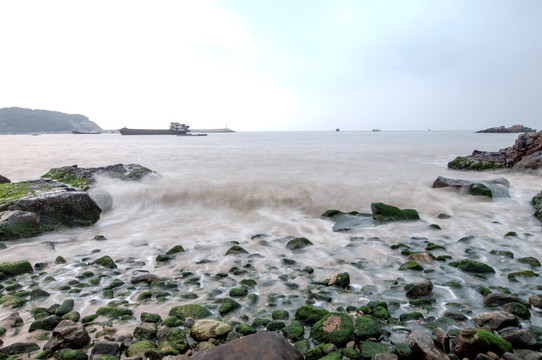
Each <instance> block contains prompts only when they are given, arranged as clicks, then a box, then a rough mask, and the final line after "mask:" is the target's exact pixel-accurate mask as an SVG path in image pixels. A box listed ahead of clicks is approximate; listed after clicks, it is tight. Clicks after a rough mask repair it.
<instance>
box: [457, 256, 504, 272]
mask: <svg viewBox="0 0 542 360" xmlns="http://www.w3.org/2000/svg"><path fill="white" fill-rule="evenodd" d="M449 264H450V266H453V267H456V268H458V269H459V270H461V271H463V272H466V273H470V274H495V269H493V268H492V267H491V266H489V265H487V264H484V263H481V262H479V261H475V260H471V259H464V260H459V261H452V262H450V263H449Z"/></svg>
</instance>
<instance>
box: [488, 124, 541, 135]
mask: <svg viewBox="0 0 542 360" xmlns="http://www.w3.org/2000/svg"><path fill="white" fill-rule="evenodd" d="M524 132H536V129H531V128H530V127H526V126H523V125H512V126H510V127H508V128H507V127H504V126H497V127H492V128H489V129H485V130H480V131H477V133H497V134H504V133H524Z"/></svg>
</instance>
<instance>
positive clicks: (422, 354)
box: [405, 330, 450, 360]
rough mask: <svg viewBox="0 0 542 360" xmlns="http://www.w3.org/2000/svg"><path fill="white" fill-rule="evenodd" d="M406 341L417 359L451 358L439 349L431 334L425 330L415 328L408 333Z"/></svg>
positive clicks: (438, 359)
mask: <svg viewBox="0 0 542 360" xmlns="http://www.w3.org/2000/svg"><path fill="white" fill-rule="evenodd" d="M405 343H406V344H408V346H410V348H411V349H412V351H413V353H414V355H415V357H416V359H421V360H449V359H450V357H449V356H448V355H446V353H445V352H444V351H442V350H441V349H439V348H438V347H437V346H436V345H435V342H434V341H433V338H432V337H431V334H430V333H428V332H426V331H423V330H414V331H412V332H411V333H410V334H408V336H407V338H406V340H405Z"/></svg>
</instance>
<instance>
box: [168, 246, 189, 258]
mask: <svg viewBox="0 0 542 360" xmlns="http://www.w3.org/2000/svg"><path fill="white" fill-rule="evenodd" d="M183 252H185V251H184V248H183V247H182V245H175V246H174V247H172V248H171V249H169V250H168V251H167V252H166V256H172V255H176V254H179V253H183Z"/></svg>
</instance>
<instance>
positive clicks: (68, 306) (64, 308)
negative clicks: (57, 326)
mask: <svg viewBox="0 0 542 360" xmlns="http://www.w3.org/2000/svg"><path fill="white" fill-rule="evenodd" d="M74 305H75V302H74V301H73V300H72V299H67V300H64V302H63V303H62V304H61V305H60V306H59V307H58V308H57V309H56V310H55V315H56V316H64V315H66V314H67V313H69V312H70V311H72V310H73V307H74Z"/></svg>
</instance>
